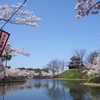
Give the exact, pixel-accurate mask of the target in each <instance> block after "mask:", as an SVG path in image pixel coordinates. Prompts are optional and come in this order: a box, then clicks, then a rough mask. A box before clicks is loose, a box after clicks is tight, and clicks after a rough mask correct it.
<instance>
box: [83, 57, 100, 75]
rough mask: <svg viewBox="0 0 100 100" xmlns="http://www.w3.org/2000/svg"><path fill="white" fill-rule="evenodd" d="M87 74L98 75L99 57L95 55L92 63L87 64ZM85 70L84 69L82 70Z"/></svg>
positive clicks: (99, 73) (99, 69)
mask: <svg viewBox="0 0 100 100" xmlns="http://www.w3.org/2000/svg"><path fill="white" fill-rule="evenodd" d="M87 68H88V70H87V75H88V76H90V75H96V76H100V57H99V56H98V57H96V58H95V59H94V61H93V64H88V65H87ZM84 72H85V71H84Z"/></svg>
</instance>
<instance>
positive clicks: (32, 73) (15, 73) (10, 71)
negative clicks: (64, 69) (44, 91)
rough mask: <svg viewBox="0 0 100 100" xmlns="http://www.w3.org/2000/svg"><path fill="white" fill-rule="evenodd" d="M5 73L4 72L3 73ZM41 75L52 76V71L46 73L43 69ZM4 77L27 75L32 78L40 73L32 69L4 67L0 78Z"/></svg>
mask: <svg viewBox="0 0 100 100" xmlns="http://www.w3.org/2000/svg"><path fill="white" fill-rule="evenodd" d="M4 73H5V74H4ZM41 75H42V76H43V77H52V76H53V74H52V73H47V72H44V71H41ZM4 76H5V77H12V78H17V77H27V78H34V77H39V76H40V73H39V72H35V71H34V70H20V69H13V68H10V69H8V68H5V70H3V71H1V72H0V79H2V78H4Z"/></svg>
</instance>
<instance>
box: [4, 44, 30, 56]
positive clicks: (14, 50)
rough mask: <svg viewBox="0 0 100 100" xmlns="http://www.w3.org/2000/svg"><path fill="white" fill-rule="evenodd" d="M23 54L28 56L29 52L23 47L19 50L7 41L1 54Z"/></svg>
mask: <svg viewBox="0 0 100 100" xmlns="http://www.w3.org/2000/svg"><path fill="white" fill-rule="evenodd" d="M16 53H17V54H23V55H25V56H29V55H30V54H29V53H28V52H26V51H25V50H24V49H21V50H19V49H18V48H15V47H12V46H11V45H10V44H9V43H7V44H6V46H5V48H4V51H3V54H2V56H4V55H8V56H9V55H10V56H16V55H17V54H16Z"/></svg>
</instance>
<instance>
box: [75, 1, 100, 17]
mask: <svg viewBox="0 0 100 100" xmlns="http://www.w3.org/2000/svg"><path fill="white" fill-rule="evenodd" d="M77 2H78V3H77V4H76V6H75V10H77V11H78V14H77V15H76V18H81V17H84V16H86V15H88V14H90V13H91V14H98V13H99V9H100V0H99V1H98V2H96V3H95V0H77Z"/></svg>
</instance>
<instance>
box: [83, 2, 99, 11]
mask: <svg viewBox="0 0 100 100" xmlns="http://www.w3.org/2000/svg"><path fill="white" fill-rule="evenodd" d="M99 3H100V0H99V1H98V2H97V3H95V4H94V5H93V6H91V7H90V8H89V9H88V10H87V11H86V12H85V13H87V12H89V11H90V10H91V9H92V8H93V7H95V6H96V5H97V4H99Z"/></svg>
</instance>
